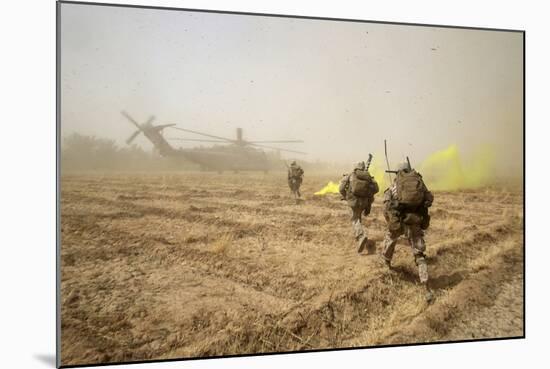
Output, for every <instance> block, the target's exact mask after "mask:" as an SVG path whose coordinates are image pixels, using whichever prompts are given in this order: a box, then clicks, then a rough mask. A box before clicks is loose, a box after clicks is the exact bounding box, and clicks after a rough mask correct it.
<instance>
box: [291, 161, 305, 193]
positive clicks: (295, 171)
mask: <svg viewBox="0 0 550 369" xmlns="http://www.w3.org/2000/svg"><path fill="white" fill-rule="evenodd" d="M303 176H304V170H303V169H302V167H300V166H299V165H298V164H296V162H295V161H293V162H292V163H291V164H290V167H289V168H288V176H287V181H288V187H289V188H290V191H291V192H292V193H296V194H297V195H298V197H301V196H302V195H301V194H300V186H301V185H302V181H303Z"/></svg>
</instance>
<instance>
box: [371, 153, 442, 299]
mask: <svg viewBox="0 0 550 369" xmlns="http://www.w3.org/2000/svg"><path fill="white" fill-rule="evenodd" d="M433 200H434V197H433V194H432V193H431V192H430V191H428V188H427V187H426V185H425V183H424V181H423V180H422V176H421V175H420V173H418V172H416V171H415V170H414V169H412V168H411V167H410V164H408V163H402V164H400V165H399V167H398V169H397V172H396V178H395V179H394V181H393V183H392V185H391V186H390V187H389V188H388V189H387V190H386V191H385V192H384V205H385V209H384V217H385V218H386V222H387V224H388V230H387V232H386V235H385V238H384V245H383V251H382V254H381V257H382V260H383V261H384V262H385V264H386V265H387V266H388V268H391V260H392V257H393V252H394V250H395V245H396V243H397V240H398V239H399V237H400V236H402V235H404V236H405V237H406V238H407V239H408V241H409V244H410V245H411V248H412V253H413V255H414V260H415V263H416V265H417V266H418V276H419V278H420V283H422V284H423V285H424V286H425V287H426V290H427V293H426V299H427V300H428V301H431V300H432V299H433V295H432V292H431V291H430V289H429V288H428V265H427V263H426V255H425V254H424V252H425V251H426V244H425V242H424V230H426V229H428V226H429V225H430V215H429V214H428V208H429V207H430V206H431V205H432V202H433Z"/></svg>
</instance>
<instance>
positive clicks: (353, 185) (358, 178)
mask: <svg viewBox="0 0 550 369" xmlns="http://www.w3.org/2000/svg"><path fill="white" fill-rule="evenodd" d="M349 182H350V190H351V193H352V194H353V195H354V196H357V197H370V196H372V195H374V194H375V193H376V184H375V182H374V180H373V178H372V176H371V175H370V174H369V172H367V171H364V170H356V171H354V172H353V173H351V176H350V180H349Z"/></svg>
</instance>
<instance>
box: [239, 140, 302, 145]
mask: <svg viewBox="0 0 550 369" xmlns="http://www.w3.org/2000/svg"><path fill="white" fill-rule="evenodd" d="M246 142H247V143H249V144H257V143H259V144H264V143H304V141H302V140H282V141H246Z"/></svg>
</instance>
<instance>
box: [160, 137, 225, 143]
mask: <svg viewBox="0 0 550 369" xmlns="http://www.w3.org/2000/svg"><path fill="white" fill-rule="evenodd" d="M168 139H169V140H175V141H193V142H216V143H226V141H221V140H203V139H201V138H178V137H170V138H168Z"/></svg>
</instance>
